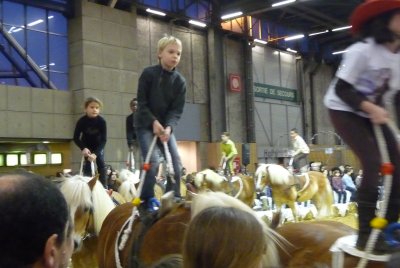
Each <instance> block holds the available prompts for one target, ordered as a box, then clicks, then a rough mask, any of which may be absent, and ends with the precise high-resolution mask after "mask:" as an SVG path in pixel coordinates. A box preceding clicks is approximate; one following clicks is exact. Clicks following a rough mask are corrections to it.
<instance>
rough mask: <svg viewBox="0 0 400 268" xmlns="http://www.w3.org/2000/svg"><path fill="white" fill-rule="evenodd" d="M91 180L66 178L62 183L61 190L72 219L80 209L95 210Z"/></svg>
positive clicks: (86, 178)
mask: <svg viewBox="0 0 400 268" xmlns="http://www.w3.org/2000/svg"><path fill="white" fill-rule="evenodd" d="M89 179H90V178H88V177H82V176H73V177H66V178H64V179H63V181H62V182H61V186H60V190H61V192H62V194H63V195H64V198H65V200H66V201H67V204H68V206H69V212H70V214H71V218H72V219H74V215H75V212H76V210H77V209H78V207H83V208H88V209H89V208H93V202H92V198H91V193H90V188H89V185H88V181H89Z"/></svg>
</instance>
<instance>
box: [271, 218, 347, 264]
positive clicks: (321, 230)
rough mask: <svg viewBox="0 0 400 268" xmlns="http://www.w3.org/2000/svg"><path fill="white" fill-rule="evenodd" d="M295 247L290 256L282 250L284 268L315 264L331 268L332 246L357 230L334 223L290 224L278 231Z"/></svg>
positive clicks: (291, 248)
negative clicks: (339, 239) (340, 238)
mask: <svg viewBox="0 0 400 268" xmlns="http://www.w3.org/2000/svg"><path fill="white" fill-rule="evenodd" d="M277 232H278V233H279V234H280V235H282V236H283V237H285V238H286V239H287V240H288V241H289V242H290V243H291V244H292V245H293V247H290V248H289V249H287V250H288V253H289V255H290V258H288V255H287V254H286V253H285V252H284V251H282V250H280V257H281V260H282V264H283V266H284V267H288V268H289V267H315V266H313V265H315V264H321V265H323V264H325V265H327V266H328V267H329V266H330V264H331V262H332V260H331V258H332V257H331V253H330V251H329V249H330V247H331V245H332V244H333V243H334V242H335V241H336V240H337V239H338V238H339V237H342V236H346V235H350V234H354V232H355V230H354V229H353V228H351V227H349V226H347V225H345V224H343V223H340V222H334V221H315V222H298V223H288V224H285V225H283V226H281V227H279V228H278V229H277Z"/></svg>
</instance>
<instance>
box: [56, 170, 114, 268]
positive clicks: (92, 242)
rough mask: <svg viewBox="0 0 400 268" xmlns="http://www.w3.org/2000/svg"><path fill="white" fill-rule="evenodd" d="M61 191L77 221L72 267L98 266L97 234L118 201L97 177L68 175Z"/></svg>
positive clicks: (74, 233)
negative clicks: (115, 200) (113, 199)
mask: <svg viewBox="0 0 400 268" xmlns="http://www.w3.org/2000/svg"><path fill="white" fill-rule="evenodd" d="M60 190H61V192H62V193H63V195H64V197H65V199H66V201H67V204H68V206H69V211H70V214H71V219H72V220H73V222H74V232H73V236H74V243H75V246H76V247H77V248H78V250H77V251H76V252H75V253H74V254H73V255H72V263H73V267H97V256H96V252H97V237H98V235H99V233H100V229H101V226H102V224H103V222H104V220H105V218H106V216H107V215H108V213H109V212H110V211H111V210H113V209H114V208H115V203H114V202H113V201H112V199H111V197H110V196H109V194H108V193H107V192H106V190H105V189H104V187H103V186H102V185H101V183H100V182H99V181H98V180H97V177H95V178H90V177H84V176H81V175H76V176H72V177H65V178H63V181H62V182H61V186H60Z"/></svg>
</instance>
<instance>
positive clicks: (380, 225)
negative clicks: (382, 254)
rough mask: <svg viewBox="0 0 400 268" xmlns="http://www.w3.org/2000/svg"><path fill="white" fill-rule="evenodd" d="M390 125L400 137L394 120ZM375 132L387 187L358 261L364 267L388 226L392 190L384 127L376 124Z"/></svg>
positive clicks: (391, 166) (391, 172)
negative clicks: (383, 230)
mask: <svg viewBox="0 0 400 268" xmlns="http://www.w3.org/2000/svg"><path fill="white" fill-rule="evenodd" d="M388 127H389V129H390V131H392V133H394V134H395V136H396V137H399V136H398V132H399V131H398V129H397V127H396V126H395V125H394V123H393V122H389V123H388ZM374 133H375V136H376V139H377V141H378V148H379V152H380V154H381V157H382V164H381V174H382V175H383V176H384V184H383V187H384V189H385V194H384V198H383V201H382V204H381V208H380V210H379V211H378V215H377V217H375V218H374V219H372V220H371V222H370V225H371V227H372V231H371V234H370V235H369V237H368V240H367V244H366V246H365V253H364V256H363V257H362V258H361V259H360V261H359V262H358V265H357V268H364V267H365V266H366V265H367V263H368V255H369V254H371V252H372V250H373V249H374V247H375V244H376V242H377V240H378V236H379V234H380V233H381V231H382V229H384V228H385V227H386V226H387V223H388V222H387V220H386V218H385V217H386V213H387V209H388V204H389V198H390V195H391V191H392V182H393V171H394V166H393V164H392V163H391V162H390V158H389V153H388V151H387V144H386V142H385V138H384V136H383V131H382V128H381V127H380V126H379V125H374Z"/></svg>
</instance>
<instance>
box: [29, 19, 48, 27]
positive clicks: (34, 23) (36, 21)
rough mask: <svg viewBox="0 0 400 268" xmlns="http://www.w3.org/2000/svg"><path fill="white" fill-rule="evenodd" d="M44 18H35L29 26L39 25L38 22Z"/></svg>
mask: <svg viewBox="0 0 400 268" xmlns="http://www.w3.org/2000/svg"><path fill="white" fill-rule="evenodd" d="M43 21H44V20H42V19H40V20H35V21H32V22H31V23H28V26H35V25H37V24H39V23H42V22H43Z"/></svg>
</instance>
